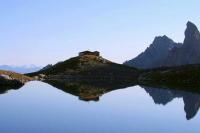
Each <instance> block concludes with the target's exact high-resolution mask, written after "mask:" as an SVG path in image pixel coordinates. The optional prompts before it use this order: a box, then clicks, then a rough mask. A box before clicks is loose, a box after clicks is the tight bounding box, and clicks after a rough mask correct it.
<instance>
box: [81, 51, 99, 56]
mask: <svg viewBox="0 0 200 133" xmlns="http://www.w3.org/2000/svg"><path fill="white" fill-rule="evenodd" d="M84 55H94V56H100V52H98V51H94V52H91V51H83V52H80V53H79V56H84Z"/></svg>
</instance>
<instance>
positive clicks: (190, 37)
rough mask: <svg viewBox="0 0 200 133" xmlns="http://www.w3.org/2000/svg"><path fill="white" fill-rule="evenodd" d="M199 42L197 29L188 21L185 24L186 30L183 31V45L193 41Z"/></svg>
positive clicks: (199, 35) (199, 36)
mask: <svg viewBox="0 0 200 133" xmlns="http://www.w3.org/2000/svg"><path fill="white" fill-rule="evenodd" d="M198 40H200V33H199V30H198V28H197V27H196V25H195V24H193V23H192V22H190V21H188V23H187V28H186V30H185V40H184V43H189V42H190V43H191V42H193V41H198Z"/></svg>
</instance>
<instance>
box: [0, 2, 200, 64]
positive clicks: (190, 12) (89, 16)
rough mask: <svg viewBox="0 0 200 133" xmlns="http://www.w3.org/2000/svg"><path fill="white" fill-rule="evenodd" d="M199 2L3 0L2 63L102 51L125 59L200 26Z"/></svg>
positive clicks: (35, 61) (0, 15) (177, 39)
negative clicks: (156, 39) (155, 42)
mask: <svg viewBox="0 0 200 133" xmlns="http://www.w3.org/2000/svg"><path fill="white" fill-rule="evenodd" d="M199 6H200V1H199V0H167V1H164V0H151V1H150V0H149V1H147V0H140V1H138V0H137V1H136V0H0V18H1V21H0V48H1V52H0V65H3V64H7V65H10V64H13V65H28V64H35V65H39V66H41V65H43V66H44V65H46V64H50V63H52V64H54V63H56V62H58V61H62V60H66V59H68V58H70V57H73V56H76V55H77V54H78V52H80V51H83V50H92V51H95V50H98V51H100V52H101V54H102V56H103V57H105V58H107V59H109V60H112V61H115V62H117V63H122V62H124V61H126V60H128V59H132V58H133V57H135V56H137V55H138V54H139V53H141V52H142V51H144V50H145V49H146V47H148V46H149V45H150V44H151V42H152V41H153V39H154V37H155V36H160V35H167V36H168V37H170V38H172V39H173V40H174V41H175V42H182V41H183V39H184V30H185V28H186V23H187V21H188V20H190V21H192V22H193V23H195V24H196V25H197V27H199V28H200V8H199Z"/></svg>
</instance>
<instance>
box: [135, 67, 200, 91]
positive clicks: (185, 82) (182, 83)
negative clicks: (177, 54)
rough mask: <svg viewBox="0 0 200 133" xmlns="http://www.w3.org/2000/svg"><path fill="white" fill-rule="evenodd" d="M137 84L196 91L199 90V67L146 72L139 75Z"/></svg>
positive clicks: (160, 69)
mask: <svg viewBox="0 0 200 133" xmlns="http://www.w3.org/2000/svg"><path fill="white" fill-rule="evenodd" d="M139 83H140V84H145V85H151V86H155V87H156V86H157V87H159V86H163V87H169V88H184V89H186V90H188V89H189V90H194V91H198V90H199V89H200V65H186V66H180V67H170V68H159V69H152V70H146V71H144V72H143V73H142V74H141V76H140V78H139Z"/></svg>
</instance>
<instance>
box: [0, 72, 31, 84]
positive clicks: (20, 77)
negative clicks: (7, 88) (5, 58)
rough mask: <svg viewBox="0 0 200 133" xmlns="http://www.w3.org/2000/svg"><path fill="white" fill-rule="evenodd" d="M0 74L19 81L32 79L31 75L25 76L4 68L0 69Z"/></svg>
mask: <svg viewBox="0 0 200 133" xmlns="http://www.w3.org/2000/svg"><path fill="white" fill-rule="evenodd" d="M0 75H7V76H9V77H10V78H11V79H13V80H18V81H21V82H23V83H25V82H27V81H30V80H32V78H31V77H28V76H25V75H23V74H18V73H15V72H10V71H4V70H0Z"/></svg>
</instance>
